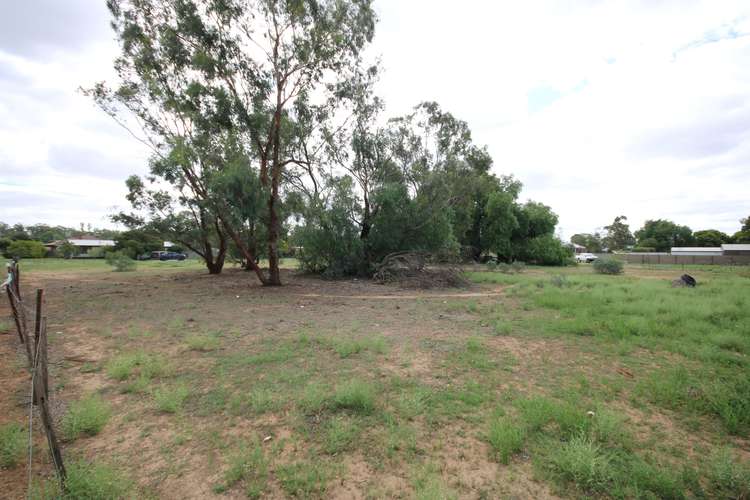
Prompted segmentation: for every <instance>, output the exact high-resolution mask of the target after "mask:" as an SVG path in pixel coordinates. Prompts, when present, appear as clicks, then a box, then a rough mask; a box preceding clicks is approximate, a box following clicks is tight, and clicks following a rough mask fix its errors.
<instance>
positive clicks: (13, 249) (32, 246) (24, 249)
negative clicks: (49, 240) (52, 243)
mask: <svg viewBox="0 0 750 500" xmlns="http://www.w3.org/2000/svg"><path fill="white" fill-rule="evenodd" d="M7 253H8V255H10V256H11V257H20V258H22V259H38V258H40V257H44V256H45V255H46V254H47V248H46V247H45V246H44V245H43V244H42V242H41V241H33V240H16V241H13V242H11V244H10V245H8V249H7Z"/></svg>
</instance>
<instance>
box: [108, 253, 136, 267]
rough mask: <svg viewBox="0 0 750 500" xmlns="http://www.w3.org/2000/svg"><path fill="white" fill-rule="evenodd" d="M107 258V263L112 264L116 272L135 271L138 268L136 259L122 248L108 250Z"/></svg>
mask: <svg viewBox="0 0 750 500" xmlns="http://www.w3.org/2000/svg"><path fill="white" fill-rule="evenodd" d="M106 260H107V264H109V265H110V266H112V267H113V268H114V270H115V271H116V272H127V271H135V268H136V263H135V261H134V260H133V259H132V258H131V257H130V256H129V255H128V254H127V253H125V252H124V251H121V250H117V251H114V252H107V255H106Z"/></svg>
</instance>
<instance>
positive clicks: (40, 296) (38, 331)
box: [34, 289, 48, 405]
mask: <svg viewBox="0 0 750 500" xmlns="http://www.w3.org/2000/svg"><path fill="white" fill-rule="evenodd" d="M43 300H44V290H42V289H37V291H36V309H35V317H34V367H35V368H36V369H37V375H38V374H39V366H38V365H39V356H40V352H41V349H40V345H39V343H40V342H41V337H42V310H43V309H42V301H43ZM35 381H36V382H35V383H37V384H42V392H43V393H44V396H45V397H46V396H47V395H48V393H47V389H46V387H44V379H43V378H42V377H37V378H36V379H35ZM34 404H35V405H38V404H39V398H38V397H37V392H36V390H34Z"/></svg>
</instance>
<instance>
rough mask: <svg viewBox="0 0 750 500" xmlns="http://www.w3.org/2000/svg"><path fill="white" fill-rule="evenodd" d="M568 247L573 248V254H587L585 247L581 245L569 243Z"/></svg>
mask: <svg viewBox="0 0 750 500" xmlns="http://www.w3.org/2000/svg"><path fill="white" fill-rule="evenodd" d="M570 246H571V247H573V251H574V252H575V253H586V252H587V249H586V247H585V246H583V245H579V244H577V243H573V242H571V243H570Z"/></svg>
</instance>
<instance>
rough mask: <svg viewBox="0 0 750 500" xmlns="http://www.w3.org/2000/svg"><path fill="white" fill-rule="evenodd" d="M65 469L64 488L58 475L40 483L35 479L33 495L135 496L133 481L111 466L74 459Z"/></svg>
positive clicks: (76, 498)
mask: <svg viewBox="0 0 750 500" xmlns="http://www.w3.org/2000/svg"><path fill="white" fill-rule="evenodd" d="M65 469H66V472H67V479H66V480H65V491H64V492H62V491H60V483H59V482H58V481H57V479H56V478H50V479H48V480H45V481H43V482H42V483H41V484H40V483H36V484H35V485H34V487H33V489H32V492H31V493H32V494H31V497H32V498H35V499H43V500H104V499H116V498H131V497H132V498H136V496H135V495H134V494H133V482H132V481H131V480H130V479H129V478H127V477H126V476H124V475H123V474H122V473H121V472H120V471H118V470H117V469H115V468H114V467H112V466H109V465H105V464H101V463H97V464H90V463H87V462H84V461H82V460H73V461H68V462H66V464H65Z"/></svg>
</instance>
